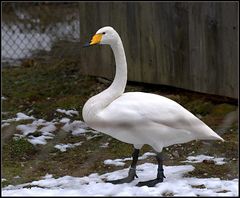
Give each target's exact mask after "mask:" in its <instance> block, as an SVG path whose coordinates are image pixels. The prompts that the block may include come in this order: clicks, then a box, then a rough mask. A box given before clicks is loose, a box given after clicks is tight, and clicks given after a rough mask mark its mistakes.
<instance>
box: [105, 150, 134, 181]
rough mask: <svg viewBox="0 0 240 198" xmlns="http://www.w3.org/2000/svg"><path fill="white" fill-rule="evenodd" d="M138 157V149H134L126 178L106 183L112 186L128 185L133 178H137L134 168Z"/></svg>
mask: <svg viewBox="0 0 240 198" xmlns="http://www.w3.org/2000/svg"><path fill="white" fill-rule="evenodd" d="M138 155H139V149H136V148H135V149H134V151H133V154H132V157H133V160H132V164H131V167H130V169H129V171H128V176H127V177H125V178H123V179H117V180H108V181H106V182H109V183H112V184H123V183H130V182H131V181H133V180H134V178H135V177H138V176H137V174H136V166H137V161H138Z"/></svg>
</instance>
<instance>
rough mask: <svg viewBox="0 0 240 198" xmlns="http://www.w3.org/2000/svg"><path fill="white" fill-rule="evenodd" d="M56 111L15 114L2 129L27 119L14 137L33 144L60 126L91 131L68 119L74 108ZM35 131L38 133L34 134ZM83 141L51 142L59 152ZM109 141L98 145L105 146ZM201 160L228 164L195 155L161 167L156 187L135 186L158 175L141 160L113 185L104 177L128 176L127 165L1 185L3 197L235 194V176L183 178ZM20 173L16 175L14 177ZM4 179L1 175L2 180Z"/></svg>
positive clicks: (74, 131)
mask: <svg viewBox="0 0 240 198" xmlns="http://www.w3.org/2000/svg"><path fill="white" fill-rule="evenodd" d="M56 112H58V113H60V114H61V115H63V116H69V117H61V118H56V119H54V120H52V121H46V120H43V119H37V118H35V117H33V116H28V115H25V114H24V113H17V115H16V118H12V119H7V120H2V128H3V127H6V126H7V124H10V123H11V122H13V121H21V120H28V124H19V125H17V126H16V128H17V130H18V131H19V134H15V138H22V137H25V138H27V140H28V141H29V142H30V143H32V144H34V145H38V144H47V142H48V140H49V139H53V138H54V137H55V134H54V132H55V131H56V130H57V128H59V127H61V129H62V130H64V131H66V132H67V133H71V134H72V135H75V136H78V135H82V134H86V133H87V132H92V131H91V130H90V129H89V128H88V127H87V125H86V124H85V123H84V122H83V121H81V120H71V119H72V118H73V116H74V115H78V112H77V111H75V110H64V109H57V110H56ZM35 132H38V133H39V134H38V136H37V137H36V136H34V135H33V134H34V133H35ZM94 133H95V134H94V135H93V136H92V135H91V136H86V141H89V140H91V139H92V138H95V137H98V136H99V135H100V134H99V133H97V132H94ZM81 144H82V142H77V143H74V144H70V143H67V144H62V143H58V144H56V145H54V147H55V148H56V149H59V150H60V151H61V152H68V149H72V148H74V147H76V146H81ZM107 146H108V142H106V143H105V144H104V145H99V148H101V147H107ZM153 155H155V154H154V153H151V152H147V153H144V154H143V155H142V156H140V157H139V160H143V159H146V158H148V157H149V156H153ZM131 159H132V158H131V157H128V158H123V159H107V160H105V161H103V163H104V164H107V165H111V166H124V165H125V162H126V161H129V160H131ZM204 160H207V161H211V163H213V164H215V165H216V166H221V165H222V164H224V163H227V159H225V158H216V157H214V156H206V155H196V156H188V157H187V158H186V160H185V161H182V165H178V166H164V171H165V176H166V179H165V180H164V182H163V183H160V184H157V185H156V186H155V187H147V186H143V187H137V186H136V184H137V183H138V182H139V181H146V180H150V179H154V178H155V177H156V175H157V165H156V164H152V163H144V164H141V165H138V166H137V175H138V178H136V179H135V180H134V181H132V182H131V183H129V184H119V185H113V184H111V183H106V182H104V181H105V180H113V179H119V178H123V177H125V176H127V173H128V168H125V169H122V170H118V171H114V172H109V173H106V174H103V175H99V174H98V173H92V174H90V175H87V176H85V177H72V176H69V175H66V176H64V177H59V178H56V177H54V175H51V173H48V174H47V175H45V176H44V177H43V178H42V179H41V180H38V181H33V182H30V183H25V184H20V185H16V186H13V185H9V186H6V187H4V188H2V195H3V196H39V195H41V196H90V195H94V196H238V179H237V178H236V179H233V180H221V179H220V178H196V177H189V176H188V177H186V176H185V174H186V173H188V172H190V171H193V170H194V164H195V163H202V162H204ZM18 177H19V176H16V179H17V178H18ZM3 181H6V179H5V178H2V182H3Z"/></svg>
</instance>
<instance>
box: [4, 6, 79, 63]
mask: <svg viewBox="0 0 240 198" xmlns="http://www.w3.org/2000/svg"><path fill="white" fill-rule="evenodd" d="M79 40H80V21H79V3H78V2H70V3H66V2H65V3H61V2H58V3H54V2H3V3H2V64H3V65H6V64H9V63H10V65H14V64H17V63H19V62H22V61H23V60H26V59H29V58H32V57H37V56H40V55H43V54H51V56H52V55H53V56H56V55H57V56H61V57H62V56H63V55H64V54H65V55H69V54H71V55H73V54H75V55H76V50H75V49H74V45H72V44H75V45H76V43H78V42H79ZM71 43H72V44H71Z"/></svg>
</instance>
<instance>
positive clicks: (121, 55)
mask: <svg viewBox="0 0 240 198" xmlns="http://www.w3.org/2000/svg"><path fill="white" fill-rule="evenodd" d="M94 44H107V45H110V47H111V48H112V50H113V53H114V57H115V61H116V74H115V78H114V81H113V82H112V84H111V86H110V87H109V88H108V89H106V90H104V91H103V92H101V93H99V94H97V95H96V96H93V97H92V98H90V99H89V100H88V101H87V102H86V103H85V105H84V107H83V119H84V121H85V122H86V123H87V124H88V125H89V126H90V127H91V128H93V129H95V130H98V131H101V132H103V133H105V134H108V135H110V136H112V137H114V138H116V139H118V140H120V141H123V142H126V143H129V144H133V145H134V148H135V150H134V153H133V162H132V165H131V168H130V170H129V175H128V177H126V178H124V179H120V180H115V181H110V182H112V183H124V182H131V181H132V180H133V179H134V177H135V176H136V163H137V158H138V154H139V149H140V148H141V147H142V146H143V145H144V144H148V145H150V146H152V148H153V149H154V150H155V151H156V152H157V153H158V154H157V160H158V175H157V178H156V179H154V180H151V181H147V182H140V183H138V186H142V185H148V186H154V185H155V184H156V183H158V182H162V181H163V178H164V174H163V168H162V157H161V151H162V149H163V147H167V146H169V145H172V144H179V143H185V142H188V141H191V140H195V139H209V140H222V141H223V139H222V138H221V137H220V136H219V135H217V134H216V133H215V132H214V131H213V130H212V129H210V128H209V127H208V126H207V125H206V124H204V123H203V122H202V121H201V120H199V119H198V118H197V117H195V116H194V115H193V114H192V113H190V112H189V111H188V110H186V109H185V108H184V107H182V106H181V105H180V104H178V103H176V102H174V101H173V100H170V99H168V98H166V97H163V96H159V95H156V94H150V93H142V92H128V93H124V89H125V87H126V83H127V62H126V57H125V52H124V48H123V44H122V41H121V38H120V36H119V35H118V33H117V32H116V31H115V30H114V29H113V28H112V27H109V26H107V27H103V28H101V29H99V30H98V31H97V32H96V34H95V35H94V36H93V38H92V40H91V42H90V43H89V44H88V46H90V45H94ZM95 58H97V57H95Z"/></svg>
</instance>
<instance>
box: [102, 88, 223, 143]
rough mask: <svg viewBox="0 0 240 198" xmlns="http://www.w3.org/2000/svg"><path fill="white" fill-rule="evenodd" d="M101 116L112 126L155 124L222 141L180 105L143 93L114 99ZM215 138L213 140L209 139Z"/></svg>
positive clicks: (164, 98)
mask: <svg viewBox="0 0 240 198" xmlns="http://www.w3.org/2000/svg"><path fill="white" fill-rule="evenodd" d="M99 116H100V117H101V118H103V119H105V120H106V121H107V122H108V123H112V124H117V125H121V124H122V125H126V126H133V127H135V126H136V125H137V124H139V125H142V126H144V125H148V126H149V124H151V123H154V124H159V126H166V127H169V128H172V129H183V130H187V131H189V132H190V133H193V134H194V136H195V137H196V138H203V139H205V138H206V137H208V138H207V139H211V137H212V136H214V137H213V139H219V138H220V137H219V136H218V135H217V134H216V133H215V132H214V131H213V130H212V129H210V128H209V127H208V126H207V125H206V124H204V123H203V122H202V121H201V120H199V119H198V118H197V117H196V116H194V115H193V114H192V113H191V112H189V111H188V110H186V109H185V108H184V107H182V106H181V105H180V104H178V103H176V102H175V101H173V100H171V99H168V98H166V97H163V96H159V95H156V94H149V93H143V92H129V93H124V94H123V95H122V96H120V97H119V98H117V99H116V100H114V101H113V102H112V103H111V104H110V105H108V106H107V107H106V108H105V109H104V110H103V111H102V112H100V113H99ZM209 136H211V137H209Z"/></svg>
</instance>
